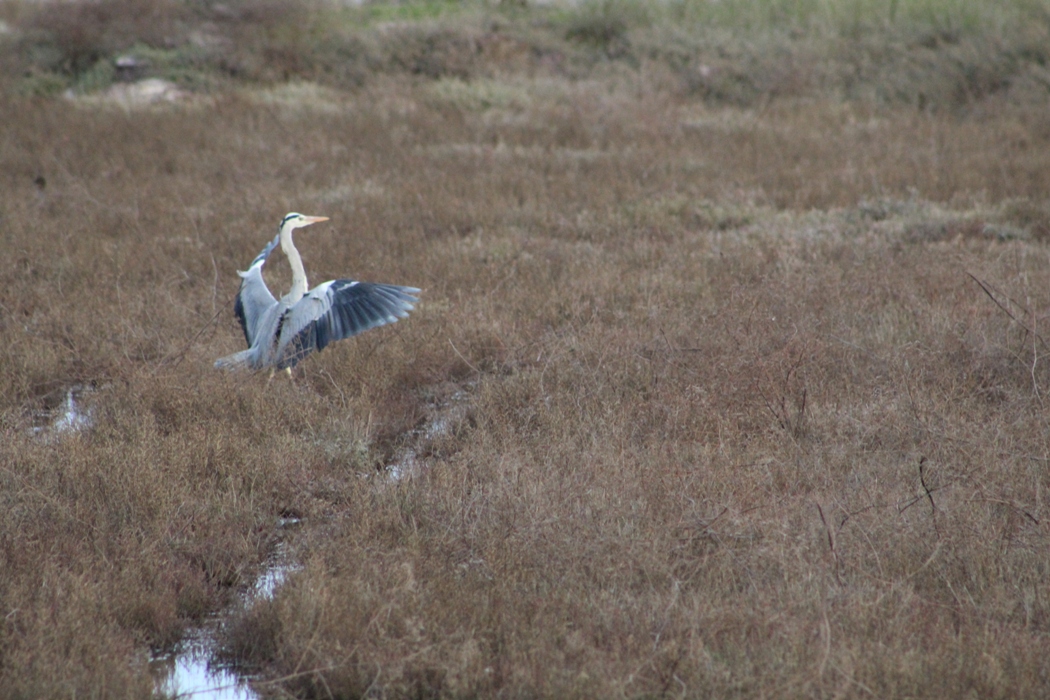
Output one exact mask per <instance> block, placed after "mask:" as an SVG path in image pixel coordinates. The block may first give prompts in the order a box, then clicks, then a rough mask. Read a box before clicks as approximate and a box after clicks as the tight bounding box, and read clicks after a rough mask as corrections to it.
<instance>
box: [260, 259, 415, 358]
mask: <svg viewBox="0 0 1050 700" xmlns="http://www.w3.org/2000/svg"><path fill="white" fill-rule="evenodd" d="M418 294H419V290H418V289H416V288H414V287H400V286H397V285H393V284H372V283H369V282H356V281H354V280H348V279H342V280H334V281H332V282H325V283H324V284H322V285H319V286H317V287H316V288H314V289H313V290H311V291H310V293H309V294H307V295H306V296H304V297H303V298H302V299H301V300H300V301H299V302H298V303H297V304H296V305H295V306H293V307H292V308H291V309H289V310H288V312H287V314H286V317H285V321H284V323H283V325H282V334H281V335H282V336H284V337H287V338H288V340H287V342H286V343H282V344H283V345H284V346H285V347H284V351H283V352H282V353H281V356H282V359H281V361H280V367H281V368H284V367H291V366H293V365H295V364H296V363H297V362H298V361H299V360H301V359H302V358H303V357H305V356H306V355H308V354H309V353H311V352H313V351H317V350H322V349H323V348H324V347H325V346H326V345H328V344H329V343H331V342H333V341H336V340H342V339H344V338H349V337H350V336H353V335H357V334H358V333H362V332H364V331H367V330H370V329H372V328H376V327H378V326H383V325H386V324H388V323H393V322H395V321H397V320H398V319H399V318H404V317H405V316H408V312H409V311H411V310H412V308H413V307H414V306H415V305H416V303H417V302H418V301H419V298H418V296H417V295H418Z"/></svg>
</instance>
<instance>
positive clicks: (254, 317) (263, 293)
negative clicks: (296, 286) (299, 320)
mask: <svg viewBox="0 0 1050 700" xmlns="http://www.w3.org/2000/svg"><path fill="white" fill-rule="evenodd" d="M280 242H281V235H280V234H277V235H276V236H274V239H273V240H272V241H270V242H269V243H268V244H267V245H266V247H265V248H263V249H262V252H260V253H259V254H258V255H256V256H255V259H254V260H252V264H251V265H249V266H248V271H247V272H238V273H237V274H239V275H240V276H241V288H240V290H239V291H238V292H237V302H236V303H235V304H234V305H233V313H234V314H235V315H236V316H237V320H238V321H240V323H241V330H243V331H244V339H245V340H247V341H248V347H251V346H252V343H253V341H254V340H255V335H256V333H257V332H258V328H257V326H258V324H259V320H260V319H261V318H262V315H263V314H264V313H265V312H266V310H267V309H268V308H270V307H271V306H273V305H274V304H276V303H277V300H276V299H274V298H273V295H272V294H270V290H269V289H267V288H266V282H264V281H263V277H262V268H263V264H265V263H266V258H268V257H270V253H272V252H273V249H274V248H276V247H277V245H278V244H279V243H280Z"/></svg>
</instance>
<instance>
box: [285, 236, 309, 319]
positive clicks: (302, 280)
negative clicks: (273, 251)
mask: <svg viewBox="0 0 1050 700" xmlns="http://www.w3.org/2000/svg"><path fill="white" fill-rule="evenodd" d="M281 250H283V251H284V254H285V255H286V256H287V257H288V264H289V265H291V266H292V289H291V291H290V292H288V298H289V300H290V301H291V302H292V303H293V304H294V303H295V302H297V301H299V300H300V299H302V298H303V296H304V295H305V294H306V290H307V289H308V285H307V281H306V268H304V267H303V259H302V257H300V255H299V251H298V250H296V248H295V243H294V242H293V241H292V229H281Z"/></svg>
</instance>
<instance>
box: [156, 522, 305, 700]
mask: <svg viewBox="0 0 1050 700" xmlns="http://www.w3.org/2000/svg"><path fill="white" fill-rule="evenodd" d="M301 524H302V521H301V520H300V519H299V518H279V519H278V520H277V528H278V531H281V532H282V533H284V536H285V538H287V535H288V534H290V532H291V531H292V530H294V529H296V528H298V527H299V526H300V525H301ZM299 568H300V566H299V564H298V563H297V562H296V561H295V559H294V556H293V555H292V554H291V553H290V551H289V547H288V544H287V539H282V540H281V541H280V542H278V544H277V547H276V548H275V549H274V552H273V554H271V555H270V558H269V560H268V561H267V562H266V566H265V567H263V570H262V572H261V573H260V574H259V575H258V576H257V577H256V579H255V581H254V582H253V583H252V585H251V587H249V588H248V589H247V590H246V591H245V592H244V593H243V594H242V602H243V604H244V606H245V607H251V606H252V605H254V604H255V603H258V602H259V601H261V600H269V599H271V598H273V596H274V594H276V592H277V589H278V588H280V587H281V585H282V584H284V582H285V581H286V580H287V578H288V576H289V575H290V574H292V573H294V572H295V571H297V570H298V569H299ZM228 615H229V612H228V611H224V612H220V613H218V614H216V615H213V616H211V617H210V618H208V619H207V620H206V621H205V623H204V624H203V625H201V626H200V627H197V628H195V629H193V630H191V631H190V632H189V633H188V634H187V635H186V636H185V637H184V638H183V640H182V641H181V642H180V643H179V644H178V646H177V647H176V648H175V649H174V651H171V652H166V653H162V654H156V655H154V656H153V657H152V658H151V659H150V670H151V672H152V673H153V678H154V684H155V685H154V688H155V690H156V693H157V694H158V695H161V696H164V697H174V698H194V700H255V699H256V698H258V697H259V695H258V694H257V693H256V692H255V690H254V689H252V687H251V680H252V679H251V677H250V676H245V675H243V674H241V673H238V672H237V671H236V670H234V669H232V668H230V667H229V666H228V665H225V664H222V663H219V662H217V661H216V655H217V652H218V649H219V641H218V637H219V632H220V631H221V630H222V626H223V625H224V624H225V623H226V619H227V616H228Z"/></svg>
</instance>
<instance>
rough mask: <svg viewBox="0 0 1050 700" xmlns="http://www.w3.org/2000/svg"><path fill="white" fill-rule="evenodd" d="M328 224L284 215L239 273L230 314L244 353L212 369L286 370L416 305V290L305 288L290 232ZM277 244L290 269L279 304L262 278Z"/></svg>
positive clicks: (345, 283)
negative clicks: (237, 325) (235, 321)
mask: <svg viewBox="0 0 1050 700" xmlns="http://www.w3.org/2000/svg"><path fill="white" fill-rule="evenodd" d="M327 220H328V219H327V217H323V216H303V215H302V214H298V213H295V212H293V213H291V214H288V215H287V216H285V217H284V219H282V220H281V227H280V232H279V233H278V234H277V235H276V236H275V237H274V239H273V240H272V241H270V243H268V244H267V246H266V247H265V248H263V250H262V252H261V253H259V254H258V255H257V256H255V260H253V261H252V264H251V265H250V266H249V267H248V270H247V271H246V272H240V271H238V272H237V274H238V275H240V276H241V288H240V291H239V292H238V293H237V303H236V304H235V305H234V313H235V314H236V315H237V319H238V320H239V321H240V322H241V328H242V329H243V330H244V337H245V339H246V340H247V341H248V349H247V350H242V351H241V352H237V353H234V354H232V355H227V356H226V357H222V358H219V359H218V360H216V362H215V366H216V367H219V368H221V369H251V370H259V369H264V368H267V367H269V368H271V369H289V368H291V367H294V366H295V365H296V364H297V363H298V362H299V360H301V359H303V358H304V357H306V356H307V355H309V354H310V353H311V352H314V351H319V350H322V349H323V348H324V347H325V346H326V345H328V344H329V343H331V342H332V341H335V340H342V339H343V338H349V337H350V336H353V335H357V334H358V333H362V332H364V331H367V330H369V329H371V328H377V327H378V326H383V325H386V324H388V323H394V322H395V321H397V320H398V319H401V318H404V317H406V316H408V312H409V311H411V310H412V308H413V307H414V306H415V305H416V303H418V302H419V298H418V295H419V290H418V289H416V288H415V287H401V286H398V285H393V284H372V283H369V282H358V281H356V280H351V279H338V280H329V281H328V282H325V283H323V284H319V285H318V286H316V287H314V288H313V289H309V285H308V283H307V281H306V270H305V269H304V268H303V260H302V258H301V257H300V256H299V251H298V250H297V249H296V247H295V243H294V242H293V241H292V231H294V230H295V229H297V228H301V227H303V226H309V225H310V224H314V223H318V222H321V221H327ZM278 245H280V246H281V250H283V251H284V253H285V255H286V256H287V257H288V263H289V265H291V268H292V288H291V290H290V291H289V292H288V293H287V294H285V295H284V296H283V297H281V298H280V300H278V299H275V298H274V296H273V294H271V293H270V290H269V289H268V288H267V286H266V282H265V281H263V276H262V268H263V265H264V264H266V259H267V258H268V257H269V256H270V253H272V252H273V249H274V248H276V247H277V246H278Z"/></svg>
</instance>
